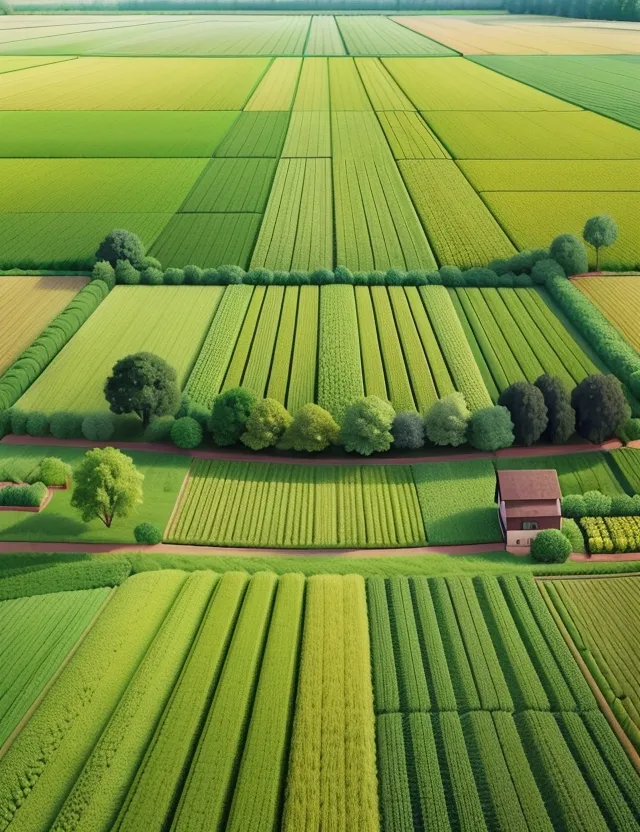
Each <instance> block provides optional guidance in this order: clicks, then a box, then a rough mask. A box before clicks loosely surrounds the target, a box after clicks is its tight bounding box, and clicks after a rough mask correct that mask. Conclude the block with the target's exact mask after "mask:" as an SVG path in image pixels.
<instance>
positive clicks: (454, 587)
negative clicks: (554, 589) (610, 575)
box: [367, 577, 639, 830]
mask: <svg viewBox="0 0 640 832" xmlns="http://www.w3.org/2000/svg"><path fill="white" fill-rule="evenodd" d="M628 580H633V579H628ZM569 583H571V584H574V583H586V582H573V581H572V582H567V584H569ZM594 583H596V584H600V583H608V582H600V581H597V582H594ZM367 596H368V602H369V619H370V626H369V633H370V640H371V654H372V674H373V689H374V705H375V712H376V735H377V744H378V777H379V788H380V804H381V806H380V809H381V817H382V829H383V830H412V829H415V828H438V829H456V828H462V829H487V830H489V829H495V830H513V829H522V830H526V829H530V828H532V826H535V828H537V829H548V830H551V829H560V828H561V829H566V828H570V827H571V828H572V827H574V825H575V828H576V829H578V828H580V829H594V830H595V829H601V830H605V829H610V828H615V829H633V828H634V826H635V825H636V822H637V821H636V818H637V812H638V805H639V803H638V799H639V794H638V789H637V775H636V774H635V772H634V770H633V769H632V767H631V765H630V763H629V760H628V759H627V757H626V755H625V753H624V751H623V749H622V747H621V745H620V744H619V742H618V740H617V739H616V738H615V736H614V734H613V733H612V731H611V729H610V728H609V726H608V724H607V721H606V719H605V717H604V716H603V715H602V714H601V713H600V711H599V710H598V707H597V705H596V702H595V699H594V697H593V695H592V694H591V692H590V690H589V688H588V686H587V684H586V682H585V680H584V678H583V676H582V674H581V673H580V671H579V670H578V668H577V666H576V664H575V663H574V660H573V658H572V656H571V654H570V652H569V649H568V647H567V646H566V644H565V643H564V641H563V639H562V636H561V635H560V633H559V631H558V630H557V628H556V624H555V622H554V620H553V618H552V617H551V615H550V613H549V611H548V610H547V607H546V605H545V603H544V601H543V600H542V598H541V597H540V594H539V592H538V589H537V588H536V587H535V585H534V583H533V582H532V581H531V579H530V578H520V579H519V578H516V577H509V578H504V579H500V580H498V579H496V578H476V579H474V580H472V579H470V578H449V579H446V578H430V579H426V578H410V579H408V578H388V579H386V580H385V579H384V578H369V580H368V582H367ZM612 818H615V820H611V819H612Z"/></svg>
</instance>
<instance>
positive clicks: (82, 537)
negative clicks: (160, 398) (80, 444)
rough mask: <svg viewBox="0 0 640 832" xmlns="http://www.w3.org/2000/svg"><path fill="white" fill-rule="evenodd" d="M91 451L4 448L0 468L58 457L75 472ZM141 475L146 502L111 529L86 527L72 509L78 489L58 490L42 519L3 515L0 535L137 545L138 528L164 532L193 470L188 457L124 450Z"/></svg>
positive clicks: (0, 448) (98, 523)
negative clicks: (148, 526) (156, 528)
mask: <svg viewBox="0 0 640 832" xmlns="http://www.w3.org/2000/svg"><path fill="white" fill-rule="evenodd" d="M85 450H86V449H82V448H64V447H60V446H54V447H48V446H46V445H44V446H43V445H38V446H28V445H25V446H22V445H20V446H16V445H0V464H3V465H4V464H7V465H10V464H11V463H12V460H13V461H15V463H16V464H21V463H22V464H24V462H25V461H26V460H32V461H33V465H34V466H35V465H36V464H37V462H38V461H39V460H40V459H42V458H43V457H45V456H55V457H58V458H59V459H62V460H63V461H64V462H66V463H68V464H69V465H71V466H72V468H73V467H75V466H76V465H78V464H79V463H80V461H81V460H82V457H83V456H84V453H85ZM124 453H126V454H127V456H130V457H131V458H132V459H133V462H134V464H135V466H136V467H137V469H138V470H139V471H140V473H141V474H143V475H144V481H143V483H142V491H143V503H142V505H140V506H138V507H137V508H136V509H135V511H134V512H133V514H132V515H131V516H130V517H127V518H126V519H120V518H115V519H114V521H113V523H112V525H111V528H109V529H108V528H107V527H106V526H105V525H104V524H103V523H102V522H101V521H100V520H92V521H91V522H89V523H85V522H83V521H82V519H81V518H80V513H79V512H78V510H77V509H74V508H72V507H71V495H72V493H73V489H72V488H71V489H66V490H57V491H55V492H54V495H53V498H52V499H51V502H50V503H49V505H48V506H47V507H46V508H45V509H44V510H43V511H41V512H39V513H38V514H28V513H25V512H18V511H3V512H0V536H1V537H2V539H3V540H21V541H22V540H24V541H32V542H52V541H61V542H65V541H66V542H84V543H130V544H131V543H135V538H134V536H133V530H134V528H135V527H136V526H137V525H138V523H142V522H147V523H154V524H155V525H157V526H159V528H161V529H164V527H165V525H166V524H167V522H168V520H169V515H170V514H171V511H172V509H173V506H174V503H175V501H176V498H177V496H178V492H179V491H180V487H181V486H182V482H183V480H184V478H185V476H186V473H187V471H188V470H189V462H190V459H189V457H186V456H178V455H176V454H160V453H159V454H154V453H143V452H138V451H131V452H129V451H125V452H124Z"/></svg>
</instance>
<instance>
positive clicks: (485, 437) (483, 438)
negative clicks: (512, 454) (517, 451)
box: [468, 405, 515, 451]
mask: <svg viewBox="0 0 640 832" xmlns="http://www.w3.org/2000/svg"><path fill="white" fill-rule="evenodd" d="M468 436H469V444H470V445H472V446H473V447H474V448H477V449H478V450H479V451H497V450H498V448H509V447H511V445H513V443H514V441H515V437H514V435H513V422H512V421H511V414H510V413H509V411H508V410H507V408H506V407H500V406H499V405H496V406H495V407H483V408H481V409H480V410H476V411H475V412H474V413H472V414H471V419H470V421H469V432H468Z"/></svg>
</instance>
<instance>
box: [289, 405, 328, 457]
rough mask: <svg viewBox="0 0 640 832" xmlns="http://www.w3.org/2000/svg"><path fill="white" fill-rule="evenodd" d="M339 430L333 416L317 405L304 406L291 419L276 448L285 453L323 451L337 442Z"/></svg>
mask: <svg viewBox="0 0 640 832" xmlns="http://www.w3.org/2000/svg"><path fill="white" fill-rule="evenodd" d="M339 435H340V428H339V427H338V423H337V422H336V421H335V419H334V418H333V416H332V415H331V414H330V413H329V412H328V411H327V410H325V409H324V408H322V407H320V405H317V404H305V405H303V407H301V408H300V410H298V412H297V413H296V415H295V416H294V417H293V422H292V423H291V424H290V425H289V427H288V428H287V430H286V431H285V432H284V435H283V437H282V439H281V440H280V442H279V443H278V447H279V448H281V449H282V450H285V451H307V452H309V453H314V452H316V451H324V449H325V448H328V447H329V445H335V444H337V442H338V437H339Z"/></svg>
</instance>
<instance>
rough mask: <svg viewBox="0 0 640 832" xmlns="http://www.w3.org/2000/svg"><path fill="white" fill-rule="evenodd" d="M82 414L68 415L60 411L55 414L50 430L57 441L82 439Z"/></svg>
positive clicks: (50, 422)
mask: <svg viewBox="0 0 640 832" xmlns="http://www.w3.org/2000/svg"><path fill="white" fill-rule="evenodd" d="M82 422H83V417H82V414H81V413H67V412H66V411H64V410H62V411H58V413H54V414H53V416H52V417H51V420H50V421H49V430H50V431H51V435H52V436H55V438H56V439H80V438H81V437H82Z"/></svg>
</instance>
